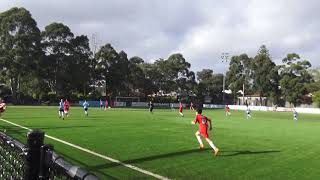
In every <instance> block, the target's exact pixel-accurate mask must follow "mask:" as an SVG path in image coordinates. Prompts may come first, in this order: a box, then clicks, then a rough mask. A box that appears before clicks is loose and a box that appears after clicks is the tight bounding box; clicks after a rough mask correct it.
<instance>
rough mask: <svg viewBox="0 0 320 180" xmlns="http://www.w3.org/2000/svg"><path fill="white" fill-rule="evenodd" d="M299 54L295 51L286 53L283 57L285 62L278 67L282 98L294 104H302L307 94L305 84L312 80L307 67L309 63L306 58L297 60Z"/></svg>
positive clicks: (309, 65)
mask: <svg viewBox="0 0 320 180" xmlns="http://www.w3.org/2000/svg"><path fill="white" fill-rule="evenodd" d="M299 60H300V56H299V55H298V54H295V53H291V54H288V55H287V57H285V58H284V59H283V62H284V63H285V64H284V65H282V66H281V67H280V76H281V80H280V86H281V91H282V95H283V97H284V99H285V100H286V101H288V102H290V103H292V104H293V105H294V106H296V105H299V104H302V103H303V102H304V99H305V95H307V94H308V93H309V92H308V87H310V86H307V84H309V83H311V82H313V80H312V76H311V74H310V73H309V71H308V69H309V68H310V67H311V64H310V62H309V61H307V60H303V61H299Z"/></svg>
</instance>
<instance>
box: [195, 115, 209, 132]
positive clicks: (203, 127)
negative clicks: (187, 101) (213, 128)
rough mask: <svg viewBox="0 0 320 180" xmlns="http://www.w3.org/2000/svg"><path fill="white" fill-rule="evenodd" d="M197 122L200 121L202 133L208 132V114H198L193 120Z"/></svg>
mask: <svg viewBox="0 0 320 180" xmlns="http://www.w3.org/2000/svg"><path fill="white" fill-rule="evenodd" d="M193 122H195V123H199V131H200V133H206V132H207V129H208V118H207V117H206V116H203V115H201V114H197V115H196V118H195V120H194V121H193Z"/></svg>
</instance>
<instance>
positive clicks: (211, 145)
mask: <svg viewBox="0 0 320 180" xmlns="http://www.w3.org/2000/svg"><path fill="white" fill-rule="evenodd" d="M206 141H207V142H208V144H209V145H210V147H211V148H212V149H213V150H214V155H215V156H216V155H217V154H218V152H219V149H218V148H217V147H216V146H215V145H214V144H213V142H212V141H211V139H209V137H207V138H206Z"/></svg>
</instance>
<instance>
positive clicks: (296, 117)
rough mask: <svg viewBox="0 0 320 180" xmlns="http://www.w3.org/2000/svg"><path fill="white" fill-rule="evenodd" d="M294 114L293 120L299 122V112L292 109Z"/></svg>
mask: <svg viewBox="0 0 320 180" xmlns="http://www.w3.org/2000/svg"><path fill="white" fill-rule="evenodd" d="M292 112H293V120H295V121H298V112H297V111H296V110H295V109H294V108H293V109H292Z"/></svg>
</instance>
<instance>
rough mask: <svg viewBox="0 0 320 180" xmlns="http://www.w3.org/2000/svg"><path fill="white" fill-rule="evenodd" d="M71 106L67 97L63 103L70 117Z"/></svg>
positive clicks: (66, 113)
mask: <svg viewBox="0 0 320 180" xmlns="http://www.w3.org/2000/svg"><path fill="white" fill-rule="evenodd" d="M69 108H70V103H69V101H68V100H67V99H66V100H65V101H64V103H63V110H64V113H65V115H66V116H67V117H68V116H69Z"/></svg>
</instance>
